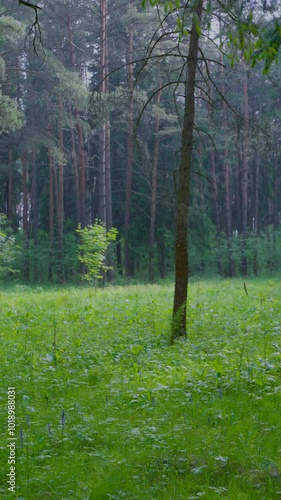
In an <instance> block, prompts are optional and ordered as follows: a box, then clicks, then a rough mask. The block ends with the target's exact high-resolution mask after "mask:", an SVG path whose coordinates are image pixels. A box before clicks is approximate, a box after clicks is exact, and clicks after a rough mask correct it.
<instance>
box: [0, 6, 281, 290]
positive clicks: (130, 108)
mask: <svg viewBox="0 0 281 500" xmlns="http://www.w3.org/2000/svg"><path fill="white" fill-rule="evenodd" d="M40 6H41V8H42V10H41V11H40V13H39V23H40V26H39V28H40V29H39V28H38V26H37V25H36V26H35V25H34V24H33V23H34V12H33V11H32V10H31V9H27V8H25V7H24V6H20V7H18V5H17V4H16V2H15V1H14V0H8V1H5V2H4V1H2V4H1V16H0V24H1V32H0V57H1V58H0V77H1V89H0V91H1V93H0V118H1V119H0V127H1V128H0V132H1V135H0V176H1V181H2V182H1V185H0V212H1V213H3V214H5V215H6V216H7V220H8V222H9V225H10V228H11V229H12V231H13V236H12V235H11V234H10V232H9V238H11V237H13V238H15V244H17V248H18V251H17V253H15V255H14V264H13V266H14V269H13V270H18V273H17V274H15V276H17V277H18V278H19V279H21V280H24V281H25V282H33V283H44V282H46V283H47V282H50V283H63V282H68V281H73V282H78V281H79V280H80V278H81V275H83V274H87V270H86V269H85V267H84V266H83V265H82V263H81V259H80V261H79V258H78V255H79V253H78V252H79V245H81V233H79V231H78V232H77V228H78V226H79V227H80V229H82V230H83V229H84V228H85V227H87V226H89V225H90V226H93V225H94V224H95V221H96V220H100V221H102V223H103V224H104V226H105V228H106V229H107V230H110V229H111V228H112V227H114V228H117V230H118V236H117V240H116V241H115V242H114V243H113V244H112V246H111V248H110V251H109V253H108V257H107V266H106V269H107V271H105V272H104V278H106V276H107V278H108V279H110V280H111V279H113V277H114V276H115V278H116V277H118V275H123V276H126V277H129V278H130V277H134V276H137V277H141V278H144V279H147V280H150V281H154V280H155V279H158V278H159V277H161V278H164V277H165V276H166V275H167V274H169V273H171V272H173V270H174V244H175V241H174V235H175V210H176V192H177V187H178V164H179V153H180V148H181V128H182V121H183V114H184V87H185V69H184V68H185V61H186V57H187V54H188V50H189V37H188V34H185V33H184V32H183V33H182V36H180V38H179V36H178V33H175V31H174V24H175V23H174V20H173V13H172V14H170V16H168V15H165V12H163V16H162V20H161V22H160V20H159V11H157V10H154V9H150V8H146V9H145V10H143V9H142V6H141V4H140V2H128V3H125V4H124V3H123V2H119V1H118V0H100V1H92V0H91V1H90V2H89V1H87V2H86V1H85V0H81V1H79V0H78V1H72V0H69V1H68V2H64V1H60V0H58V1H56V2H54V1H53V0H48V1H46V2H45V1H44V2H42V3H40ZM261 12H262V10H261ZM161 15H162V14H161ZM204 23H206V25H204V26H203V27H202V29H204V30H205V31H206V35H208V30H211V27H210V26H209V27H208V24H207V21H206V20H204ZM178 29H180V27H179V26H178ZM216 29H218V28H216ZM210 37H211V35H210ZM212 37H214V34H212ZM215 37H216V38H215V40H216V43H215V44H214V43H211V42H210V41H208V36H205V37H204V38H202V41H201V44H202V50H203V49H204V57H199V60H198V70H197V76H196V91H195V97H196V99H195V104H196V106H195V124H196V131H195V139H194V145H193V166H192V176H191V186H190V210H189V256H190V257H189V265H190V270H191V273H199V272H213V273H214V272H218V273H220V274H221V275H223V276H235V275H238V274H240V273H243V274H259V273H261V272H274V271H276V270H278V269H279V268H280V267H281V245H280V243H281V232H280V222H281V197H280V187H281V186H280V184H281V174H280V161H281V155H280V141H281V121H280V120H281V111H280V109H281V108H280V95H281V92H280V90H281V89H280V87H281V84H280V76H281V75H280V72H281V70H280V64H279V60H278V59H277V62H278V64H274V65H273V66H272V68H271V71H270V73H268V74H267V75H266V76H265V75H263V74H262V73H263V67H264V64H263V63H259V62H257V64H256V66H255V67H254V68H253V69H250V68H249V66H248V65H247V64H246V63H245V60H244V58H243V57H242V54H243V51H242V52H241V51H239V49H238V48H237V49H236V53H235V49H233V44H232V40H229V39H227V38H226V30H225V28H224V24H223V19H222V20H221V25H220V28H219V31H218V33H216V34H215ZM244 50H246V48H245V49H244ZM229 54H232V56H231V57H232V59H231V58H229V57H228V55H229ZM9 231H10V230H9ZM9 241H11V240H9ZM111 267H113V269H114V272H112V270H111V269H110V268H111ZM9 268H10V270H12V269H11V263H10V262H9ZM13 275H14V273H13ZM6 276H8V277H9V276H11V273H6Z"/></svg>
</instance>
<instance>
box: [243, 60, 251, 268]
mask: <svg viewBox="0 0 281 500" xmlns="http://www.w3.org/2000/svg"><path fill="white" fill-rule="evenodd" d="M243 66H244V72H245V75H244V80H243V95H244V141H243V164H242V185H241V193H242V200H241V201H242V237H243V249H242V273H243V274H244V276H246V275H247V273H248V263H247V257H246V246H247V229H248V170H249V160H248V155H249V96H248V75H247V72H246V65H245V63H244V62H243Z"/></svg>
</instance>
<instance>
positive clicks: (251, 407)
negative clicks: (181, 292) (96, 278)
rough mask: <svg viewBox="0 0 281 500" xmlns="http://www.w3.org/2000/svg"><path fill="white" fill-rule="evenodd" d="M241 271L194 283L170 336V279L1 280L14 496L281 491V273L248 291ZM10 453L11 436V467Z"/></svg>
mask: <svg viewBox="0 0 281 500" xmlns="http://www.w3.org/2000/svg"><path fill="white" fill-rule="evenodd" d="M243 281H244V280H239V279H235V280H225V281H223V280H216V281H197V282H193V283H191V285H190V290H189V299H188V325H189V327H188V337H187V339H186V340H184V341H183V340H179V341H177V342H176V343H175V344H174V345H173V346H172V347H168V346H167V338H168V332H169V328H170V316H171V310H172V293H173V290H172V287H171V286H170V285H169V286H165V287H164V286H156V285H153V286H152V285H149V286H146V287H144V286H131V287H116V288H115V287H108V288H106V289H99V288H98V289H93V288H82V289H81V288H79V289H75V288H68V289H65V288H62V287H60V288H58V289H50V288H49V289H43V288H42V287H38V286H37V287H34V288H31V287H27V286H17V287H15V288H13V289H5V290H2V291H1V310H0V324H1V332H0V333H1V351H0V366H1V378H0V380H1V382H0V397H1V401H2V404H1V406H0V432H1V435H2V436H4V437H5V436H7V405H6V404H5V402H6V401H7V388H8V387H11V386H14V387H15V389H16V419H17V426H16V438H17V486H16V494H15V497H17V498H27V499H43V498H48V499H50V500H58V499H63V498H65V499H66V498H75V499H76V498H77V499H81V500H82V499H86V498H87V499H89V500H102V499H111V500H113V499H114V500H117V499H118V500H119V499H120V500H121V499H124V498H125V499H129V500H147V499H157V500H160V499H161V500H171V499H175V500H182V499H192V498H194V499H195V498H201V497H203V498H206V499H210V500H217V499H220V498H221V499H229V500H236V499H245V500H246V499H259V500H261V499H275V498H276V499H277V498H279V496H280V495H279V492H280V477H281V467H280V460H279V456H280V452H279V450H280V449H281V435H280V404H281V390H280V356H281V342H280V333H281V327H280V325H281V292H280V284H279V283H280V277H277V278H275V277H274V278H271V279H270V280H268V279H264V280H256V279H253V280H250V279H247V289H248V293H249V295H248V296H246V295H245V292H244V288H243ZM7 460H8V451H7V447H6V446H2V447H1V449H0V463H1V472H2V476H1V477H2V478H6V477H7V476H6V474H7V473H8V472H9V466H8V464H7ZM0 496H1V498H2V499H3V500H9V499H10V498H11V493H10V492H8V491H7V483H6V480H4V479H3V480H2V481H1V483H0ZM12 497H13V495H12Z"/></svg>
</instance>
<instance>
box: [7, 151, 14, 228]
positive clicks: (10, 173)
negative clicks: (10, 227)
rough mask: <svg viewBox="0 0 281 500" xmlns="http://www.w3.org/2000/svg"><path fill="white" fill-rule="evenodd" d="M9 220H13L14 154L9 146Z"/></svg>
mask: <svg viewBox="0 0 281 500" xmlns="http://www.w3.org/2000/svg"><path fill="white" fill-rule="evenodd" d="M8 219H9V221H10V222H12V220H13V153H12V146H9V181H8Z"/></svg>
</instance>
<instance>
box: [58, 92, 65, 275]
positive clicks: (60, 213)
mask: <svg viewBox="0 0 281 500" xmlns="http://www.w3.org/2000/svg"><path fill="white" fill-rule="evenodd" d="M60 109H61V111H62V99H60ZM60 120H61V118H60ZM59 146H60V151H61V154H63V152H64V144H63V130H62V124H61V123H60V124H59ZM63 180H64V165H63V161H62V160H61V161H60V163H59V169H58V204H57V227H58V260H59V268H58V278H59V281H60V283H63V281H64V276H63V274H64V273H63V225H64V200H63V196H64V186H63Z"/></svg>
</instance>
